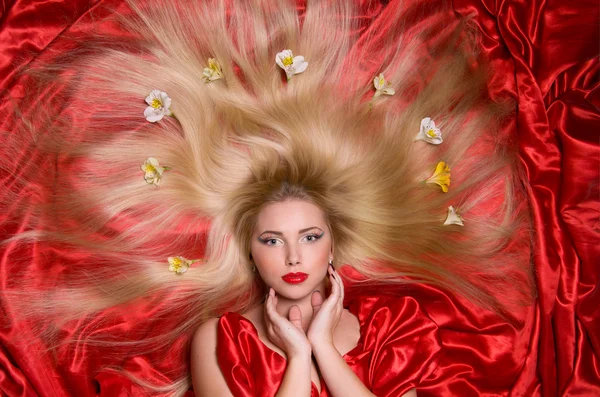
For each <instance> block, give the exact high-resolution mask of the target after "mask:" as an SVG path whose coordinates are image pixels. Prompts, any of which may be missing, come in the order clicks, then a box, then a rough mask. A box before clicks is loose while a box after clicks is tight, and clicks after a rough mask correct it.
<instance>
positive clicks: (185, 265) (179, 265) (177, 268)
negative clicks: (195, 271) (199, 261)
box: [168, 256, 196, 274]
mask: <svg viewBox="0 0 600 397" xmlns="http://www.w3.org/2000/svg"><path fill="white" fill-rule="evenodd" d="M168 260H169V271H170V272H175V273H179V274H181V273H185V272H187V270H188V269H189V268H190V266H191V265H192V263H194V262H196V261H194V260H191V259H186V258H184V257H183V256H170V257H169V258H168Z"/></svg>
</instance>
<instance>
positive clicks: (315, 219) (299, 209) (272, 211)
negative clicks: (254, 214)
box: [256, 200, 326, 233]
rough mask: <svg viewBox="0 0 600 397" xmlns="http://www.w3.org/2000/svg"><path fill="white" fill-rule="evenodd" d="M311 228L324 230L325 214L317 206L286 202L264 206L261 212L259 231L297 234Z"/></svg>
mask: <svg viewBox="0 0 600 397" xmlns="http://www.w3.org/2000/svg"><path fill="white" fill-rule="evenodd" d="M311 226H318V227H320V228H324V227H325V226H326V223H325V213H324V212H323V210H321V209H320V208H319V207H317V206H316V205H314V204H312V203H309V202H307V201H301V200H286V201H283V202H279V203H271V204H267V205H266V206H264V208H263V209H262V210H261V211H260V212H259V214H258V219H257V223H256V228H257V231H258V232H259V233H260V232H261V231H263V230H275V231H282V232H284V231H292V232H297V231H298V230H300V229H304V228H307V227H311Z"/></svg>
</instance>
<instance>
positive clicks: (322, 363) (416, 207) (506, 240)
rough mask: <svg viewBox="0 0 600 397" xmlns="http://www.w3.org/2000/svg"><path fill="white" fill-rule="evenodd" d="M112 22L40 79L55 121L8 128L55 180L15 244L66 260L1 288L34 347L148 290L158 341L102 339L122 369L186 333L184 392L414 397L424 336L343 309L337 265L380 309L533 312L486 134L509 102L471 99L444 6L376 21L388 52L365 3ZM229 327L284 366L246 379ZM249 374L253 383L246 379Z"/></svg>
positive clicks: (506, 176) (512, 175)
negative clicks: (520, 308) (401, 356)
mask: <svg viewBox="0 0 600 397" xmlns="http://www.w3.org/2000/svg"><path fill="white" fill-rule="evenodd" d="M130 6H131V8H132V9H133V13H132V14H126V18H125V20H124V22H123V23H125V26H126V31H127V32H130V33H131V37H126V38H121V41H120V42H116V41H115V40H112V39H111V40H106V41H102V40H100V41H99V42H98V43H96V44H94V43H85V44H84V45H82V49H81V51H80V52H71V53H69V56H68V58H67V59H58V60H56V62H55V63H54V66H53V67H51V68H49V69H48V71H49V73H48V75H47V76H45V77H44V76H41V87H42V88H43V89H47V87H48V86H49V85H48V84H47V83H48V81H50V82H53V83H56V76H57V74H60V73H62V72H64V73H63V74H62V75H61V76H63V77H64V82H66V83H67V86H68V87H69V90H67V91H65V94H64V97H60V99H61V102H60V106H61V109H63V108H64V109H66V112H65V116H66V117H61V118H56V117H53V116H52V115H49V117H46V116H47V115H44V114H41V115H37V116H42V121H41V126H42V127H35V126H37V124H36V122H39V120H33V121H32V122H28V123H24V124H23V126H22V128H21V130H16V132H15V136H17V137H19V136H20V137H23V139H24V140H25V141H27V140H28V139H30V136H31V134H35V140H34V141H35V142H36V146H35V149H36V150H38V151H39V152H41V153H44V154H47V155H48V160H49V161H51V162H50V164H53V163H54V162H56V164H57V167H58V171H57V174H56V176H55V177H54V178H44V177H42V178H36V177H37V176H38V175H42V176H45V174H44V172H42V171H44V169H43V168H42V169H40V170H39V171H40V172H39V173H37V172H29V173H26V174H24V175H23V176H22V178H23V182H32V181H35V182H37V183H41V184H45V186H44V187H45V188H46V190H41V193H40V196H42V198H41V199H40V200H39V202H35V201H32V207H31V208H32V209H31V211H32V212H33V213H35V216H36V218H35V219H36V220H37V221H38V222H37V223H36V230H35V231H32V232H23V233H20V234H19V235H18V236H16V237H15V240H25V241H26V240H27V239H33V240H35V241H43V240H51V241H54V242H60V243H65V244H68V247H69V249H70V250H71V251H70V252H75V253H76V254H77V258H76V259H75V260H78V261H80V262H79V264H81V266H66V267H65V268H64V269H61V270H60V271H59V274H60V275H61V276H62V277H60V278H59V280H58V281H57V284H56V286H55V287H54V288H53V289H51V290H48V291H44V293H43V294H41V293H40V291H39V285H40V284H39V283H41V282H43V281H44V279H43V272H40V273H39V274H34V275H27V277H22V278H21V277H20V276H15V278H14V280H15V281H16V280H17V279H18V280H19V281H18V283H17V282H15V285H18V287H17V288H15V290H13V291H9V293H7V296H8V297H14V298H18V299H14V300H13V302H14V307H18V308H19V310H18V311H17V312H18V315H19V316H23V317H29V316H32V317H35V318H41V319H43V321H44V322H47V323H50V324H51V325H52V327H50V328H49V330H48V329H46V330H44V331H41V330H40V331H39V332H40V333H42V332H43V333H42V335H43V336H44V337H48V339H49V340H52V339H51V338H50V337H52V336H55V335H53V334H52V331H55V330H58V329H60V327H61V326H63V325H65V324H66V323H67V322H68V321H69V320H79V319H82V318H84V316H86V315H88V314H90V313H99V312H101V311H102V310H106V309H110V308H115V307H117V308H120V307H121V305H125V304H128V303H131V302H135V301H140V300H144V301H147V300H148V299H149V297H158V299H160V300H161V302H162V303H163V306H161V308H160V310H159V312H158V313H156V317H160V316H169V318H170V319H171V323H172V324H173V326H172V328H170V329H168V330H165V332H164V333H162V334H160V335H159V336H156V337H153V338H148V339H145V338H143V337H141V338H139V339H137V340H135V341H133V342H130V341H126V342H123V343H121V341H115V340H114V339H111V340H108V341H107V340H106V339H103V338H102V335H100V336H98V339H100V341H99V342H101V343H102V346H105V347H106V346H112V347H118V346H123V345H124V346H127V349H128V352H129V353H131V354H134V352H136V351H137V350H134V347H135V346H137V347H139V348H140V350H139V351H145V350H144V349H167V350H168V348H169V347H170V346H171V344H172V343H173V341H174V340H176V339H177V338H179V337H181V336H182V335H183V336H185V337H186V338H189V340H191V338H192V336H193V335H194V333H195V336H194V339H193V346H192V352H193V355H192V371H193V372H192V377H193V379H194V382H195V384H194V386H195V388H197V389H199V390H200V394H206V395H213V394H227V393H228V391H227V390H228V389H229V390H230V391H229V392H230V393H231V394H233V395H237V394H238V393H240V394H241V393H246V394H245V395H252V393H260V392H261V390H262V391H264V392H265V393H266V394H267V395H270V394H271V393H281V394H282V395H285V394H286V393H288V394H289V393H291V392H293V393H296V392H298V393H299V395H308V394H309V393H312V394H313V395H315V393H317V394H318V393H322V394H321V395H327V394H326V393H327V392H326V391H325V387H326V388H327V390H328V391H329V392H331V395H348V394H347V393H348V389H351V390H352V393H356V395H359V394H358V393H361V394H362V395H369V393H376V394H377V393H379V394H383V395H390V396H391V395H394V396H395V395H400V394H406V393H408V394H409V395H410V393H413V394H414V391H410V390H411V389H412V388H414V387H415V386H417V384H418V383H419V379H421V378H424V377H426V376H427V375H428V374H430V373H431V368H432V362H433V361H435V360H434V358H435V357H434V356H435V353H436V352H437V350H438V347H437V342H436V337H435V325H434V324H433V323H432V322H431V320H429V319H428V318H427V316H426V315H425V314H422V313H420V311H419V309H418V305H417V304H416V300H414V299H411V298H409V297H404V298H402V300H397V301H390V300H388V298H383V297H382V296H375V297H373V298H369V299H366V298H365V299H364V300H362V301H360V302H358V303H355V306H352V304H351V305H350V306H349V307H348V310H345V309H343V306H344V305H343V297H344V292H343V291H344V287H343V283H342V281H341V278H340V275H339V273H337V272H336V271H334V269H333V268H340V267H341V266H342V265H346V266H347V267H348V269H352V272H351V271H348V272H345V274H346V273H347V274H346V277H347V280H346V281H355V282H357V283H358V284H357V285H358V286H359V287H361V288H362V287H364V288H367V287H369V288H371V287H373V286H381V285H383V284H385V285H391V286H392V288H391V289H392V290H395V291H396V295H398V294H400V291H405V290H404V289H403V286H405V285H407V284H411V283H428V284H431V285H434V286H436V287H439V288H443V289H444V290H448V291H452V292H453V293H456V294H460V295H462V296H464V297H466V298H467V299H469V300H471V301H472V302H474V303H476V304H479V305H481V306H483V307H486V308H489V309H492V310H495V311H497V312H500V313H504V312H505V310H506V308H508V307H510V304H511V303H512V302H509V301H507V300H506V299H503V300H500V299H499V294H500V293H501V292H503V291H505V290H506V288H510V289H511V290H512V291H514V294H511V297H514V298H515V300H516V301H519V299H521V298H522V297H525V298H527V296H528V293H529V290H528V264H529V262H528V259H529V255H528V251H527V249H528V240H527V238H523V237H527V234H526V233H524V230H526V228H525V226H526V223H527V212H526V211H525V208H524V206H523V200H522V197H521V195H520V194H519V178H518V173H517V172H516V170H515V161H514V160H515V156H514V151H513V150H512V149H511V147H510V140H509V139H507V137H506V136H503V135H502V133H501V131H500V128H499V127H500V125H501V122H502V119H503V118H504V117H505V116H506V115H507V114H509V113H510V110H511V106H510V105H507V104H506V103H505V102H503V101H502V100H492V98H489V96H488V95H487V89H486V81H487V74H488V73H487V69H486V68H485V62H484V61H483V60H482V59H480V58H479V57H478V56H477V54H476V51H474V50H473V47H472V45H473V42H474V40H473V37H472V35H471V34H470V33H472V31H471V30H470V29H468V28H467V26H468V24H467V23H466V22H465V21H456V20H455V18H454V16H453V15H452V13H449V12H447V10H446V9H445V8H443V7H442V4H433V5H430V6H428V7H430V8H427V9H425V11H427V12H429V13H430V17H431V18H432V19H430V21H431V20H435V21H436V23H435V24H433V25H430V24H427V25H422V24H420V23H419V21H420V19H419V18H420V16H421V15H423V14H422V12H423V10H422V9H421V8H420V7H416V6H413V5H411V4H409V3H406V4H405V3H403V2H391V3H390V4H388V5H387V6H384V5H382V4H380V5H378V7H380V13H381V16H380V17H379V18H378V19H377V21H378V22H379V23H385V24H390V23H391V22H393V23H392V26H394V29H391V30H389V31H388V34H387V35H386V36H385V37H382V36H380V35H379V34H378V32H379V31H378V24H377V21H376V22H374V23H373V24H371V25H370V26H368V29H367V28H366V27H365V24H364V23H363V22H364V21H361V19H360V18H357V17H356V16H357V15H364V14H365V13H366V11H365V10H364V9H363V10H361V11H360V12H359V11H358V10H359V8H361V7H363V8H365V7H366V8H369V7H370V4H365V3H361V2H357V3H356V4H354V3H353V2H350V1H342V0H340V1H333V2H320V1H312V2H308V3H307V4H305V5H304V4H298V5H296V4H291V3H289V2H285V1H280V2H270V1H258V0H257V1H255V2H245V1H239V2H233V3H231V4H229V3H226V2H220V1H213V2H210V1H207V2H189V3H184V4H178V5H174V4H171V3H166V2H165V3H163V2H161V1H157V2H156V3H151V4H148V5H147V4H144V3H143V2H140V3H137V2H132V3H131V4H130ZM438 6H439V7H438ZM106 30H107V31H110V29H106ZM77 45H80V43H78V44H77ZM144 99H145V102H146V103H145V104H144V103H143V100H144ZM63 100H64V101H63ZM81 115H85V117H81ZM32 126H34V127H33V128H32ZM36 153H37V152H36ZM48 163H49V162H46V163H43V165H42V166H41V167H43V166H45V165H46V164H48ZM451 172H452V186H450V173H451ZM309 221H310V222H309ZM315 227H316V228H318V229H315ZM307 228H310V229H309V230H305V229H307ZM299 232H301V233H300V234H298V233H299ZM313 239H315V241H314V242H313ZM188 258H193V259H188ZM329 260H332V261H333V262H332V264H333V267H332V269H331V270H327V269H328V262H329ZM167 262H168V263H167ZM89 263H93V264H94V265H93V266H89ZM288 267H289V268H290V269H291V268H297V269H298V270H290V271H287V270H286V269H287V268H288ZM253 269H255V271H253ZM354 271H355V272H354ZM290 272H291V273H304V274H300V275H298V274H291V275H289V274H288V273H290ZM327 272H331V273H330V274H329V276H326V275H327V274H328V273H327ZM353 272H354V273H353ZM354 274H356V275H354ZM286 275H287V276H286ZM350 275H354V276H352V277H350ZM38 276H39V277H41V279H38V278H37V277H38ZM282 277H283V278H282ZM326 277H328V278H329V282H330V283H331V294H328V292H327V291H326V287H327V284H328V283H327V282H326V281H324V279H325V278H326ZM350 278H352V279H354V280H350ZM40 280H41V281H40ZM490 281H493V283H491V282H490ZM42 284H43V283H42ZM265 284H266V285H265ZM266 286H268V288H267V287H266ZM394 286H395V287H394ZM314 291H316V292H314ZM11 294H12V295H11ZM267 294H268V297H267V298H266V300H265V296H267ZM392 302H393V303H392ZM12 304H13V303H11V305H12ZM408 311H412V313H413V314H414V316H416V318H418V319H419V320H418V321H419V322H420V324H421V325H422V326H421V327H420V329H421V330H422V331H423V332H425V336H424V337H423V338H422V340H423V341H427V342H428V343H423V345H420V344H418V345H416V344H415V343H416V342H415V341H418V340H421V339H419V338H417V339H415V340H414V341H413V340H411V339H402V338H401V336H402V335H403V334H405V335H412V334H411V332H410V330H409V329H406V328H402V326H401V324H402V321H401V320H402V319H403V315H404V314H405V313H407V312H408ZM101 313H102V316H101V318H103V319H104V318H110V317H109V315H110V313H106V312H101ZM235 313H241V316H240V315H237V317H236V314H235ZM384 313H388V316H389V317H388V321H387V322H386V324H388V326H387V327H384V326H383V325H382V324H381V323H378V322H377V321H379V320H381V319H382V318H383V317H381V316H383V314H384ZM215 318H220V319H218V320H217V319H215ZM376 320H377V321H376ZM365 324H366V325H365ZM251 325H252V326H253V327H254V329H253V328H252V326H251ZM227 326H229V328H227ZM231 327H234V328H231ZM235 327H237V328H235ZM227 329H230V330H231V329H239V330H240V333H239V334H243V335H246V336H247V337H248V338H254V339H253V340H254V342H255V343H254V344H248V345H246V346H245V347H244V346H241V349H240V350H239V351H242V352H244V353H245V354H250V353H249V352H252V351H256V349H259V351H260V352H261V354H269V352H271V353H273V354H277V353H279V354H280V355H281V356H284V357H285V358H286V360H287V364H288V366H287V368H286V365H285V364H286V363H285V362H282V361H278V362H275V363H271V364H272V365H262V366H254V367H253V368H254V369H255V370H256V368H258V371H259V373H258V375H257V374H254V375H252V374H251V373H250V372H248V371H247V368H251V367H252V366H253V364H252V363H250V362H249V363H247V364H248V367H244V366H241V364H240V363H239V362H236V361H235V359H236V357H237V358H239V357H240V355H239V354H238V355H236V354H234V353H235V352H236V350H235V349H234V345H235V344H236V343H238V341H237V340H236V339H235V338H236V337H237V336H236V335H239V334H238V333H231V332H230V333H229V334H227V333H226V332H225V331H226V330H227ZM242 331H243V332H242ZM234 334H235V335H234ZM399 334H400V335H399ZM361 338H362V342H363V343H362V344H361V343H360V342H361ZM368 338H370V339H368ZM392 339H394V340H395V339H398V340H399V345H398V346H391V345H388V344H387V343H386V342H385V341H388V340H392ZM259 341H260V342H261V343H262V344H263V345H260V344H259V343H258V342H259ZM367 342H368V343H367ZM413 342H414V343H413ZM429 342H430V343H429ZM120 343H121V344H120ZM411 343H412V344H413V347H415V346H416V347H418V348H415V349H413V350H411V351H413V353H414V357H419V359H418V360H416V361H415V362H418V363H419V364H418V365H417V366H418V367H419V368H418V369H415V370H414V371H412V373H411V374H410V376H409V375H407V378H406V379H399V378H402V377H403V376H404V375H403V374H404V372H403V371H404V370H405V369H406V364H407V362H410V361H411V360H404V361H403V362H402V363H399V362H398V359H397V356H396V355H395V354H390V353H389V352H390V351H392V352H398V351H400V350H401V349H407V346H409V345H410V344H411ZM374 345H376V346H377V348H368V347H369V346H371V347H372V346H374ZM388 347H389V349H390V350H389V351H388V350H386V348H388ZM215 349H216V352H215ZM244 349H246V350H244ZM252 349H255V350H252ZM409 350H410V349H409ZM347 353H356V354H357V355H356V357H355V359H356V360H351V359H350V358H351V356H352V355H351V354H350V355H349V354H347ZM342 355H344V357H342ZM311 356H314V358H315V363H313V362H312V361H311ZM367 356H369V357H373V359H372V360H368V362H361V361H360V358H361V357H367ZM188 357H189V356H188ZM376 357H378V358H376ZM271 358H272V359H273V360H278V358H277V356H275V355H273V356H271ZM342 358H344V359H342ZM232 360H233V361H232ZM350 361H352V362H353V364H351V363H350ZM180 364H181V366H180V370H181V371H180V374H181V377H180V379H179V380H178V381H177V382H175V383H173V384H172V385H171V386H169V387H168V388H167V389H169V390H171V391H174V392H176V393H178V394H183V393H184V392H185V391H186V390H187V389H188V387H189V386H190V373H189V371H188V370H187V363H186V362H181V363H180ZM392 367H393V370H394V371H396V370H397V371H398V372H393V373H394V376H385V375H380V374H385V373H387V372H388V371H391V370H392V369H391V368H392ZM244 368H246V369H244ZM361 368H362V371H366V370H367V369H368V372H375V370H377V372H378V376H368V377H367V376H365V375H364V374H361V373H360V371H361ZM239 371H241V373H242V377H241V378H240V374H239ZM260 371H262V374H261V372H260ZM284 372H285V374H284ZM267 373H268V374H269V376H268V377H263V376H262V375H264V374H267ZM257 379H258V380H260V379H262V381H265V379H266V380H268V381H269V382H271V384H270V385H269V386H268V387H266V386H265V387H264V388H263V389H260V387H262V386H261V385H262V384H258V383H257V387H258V388H257V389H254V387H253V386H248V387H249V389H247V388H244V387H245V386H240V385H245V384H246V385H247V384H252V382H254V381H256V382H258V380H257ZM321 380H323V382H321ZM311 381H312V386H311ZM148 387H149V388H153V387H152V386H150V385H149V386H148ZM235 387H239V389H235ZM298 388H302V390H299V389H298ZM154 389H155V390H157V389H159V388H158V387H154ZM161 390H165V389H164V388H163V389H161ZM236 390H237V391H236ZM240 390H243V392H242V391H240ZM248 390H250V391H248ZM324 393H325V394H324ZM379 394H378V395H379ZM242 395H243V394H242ZM353 395H354V394H353Z"/></svg>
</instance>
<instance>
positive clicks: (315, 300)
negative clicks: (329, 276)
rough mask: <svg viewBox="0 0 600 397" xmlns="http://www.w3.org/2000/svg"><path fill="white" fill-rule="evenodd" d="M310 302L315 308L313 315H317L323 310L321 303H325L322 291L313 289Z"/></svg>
mask: <svg viewBox="0 0 600 397" xmlns="http://www.w3.org/2000/svg"><path fill="white" fill-rule="evenodd" d="M310 304H311V305H312V308H313V316H315V315H316V314H317V313H318V312H319V310H321V305H323V295H321V292H319V291H313V293H312V295H311V297H310Z"/></svg>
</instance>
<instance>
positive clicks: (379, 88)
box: [373, 73, 396, 98]
mask: <svg viewBox="0 0 600 397" xmlns="http://www.w3.org/2000/svg"><path fill="white" fill-rule="evenodd" d="M373 86H375V94H374V95H373V98H377V97H378V96H379V95H383V94H385V95H394V94H395V93H396V91H395V90H394V89H393V88H392V83H390V82H389V81H386V79H385V77H383V73H380V74H379V76H377V77H375V78H374V79H373Z"/></svg>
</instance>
